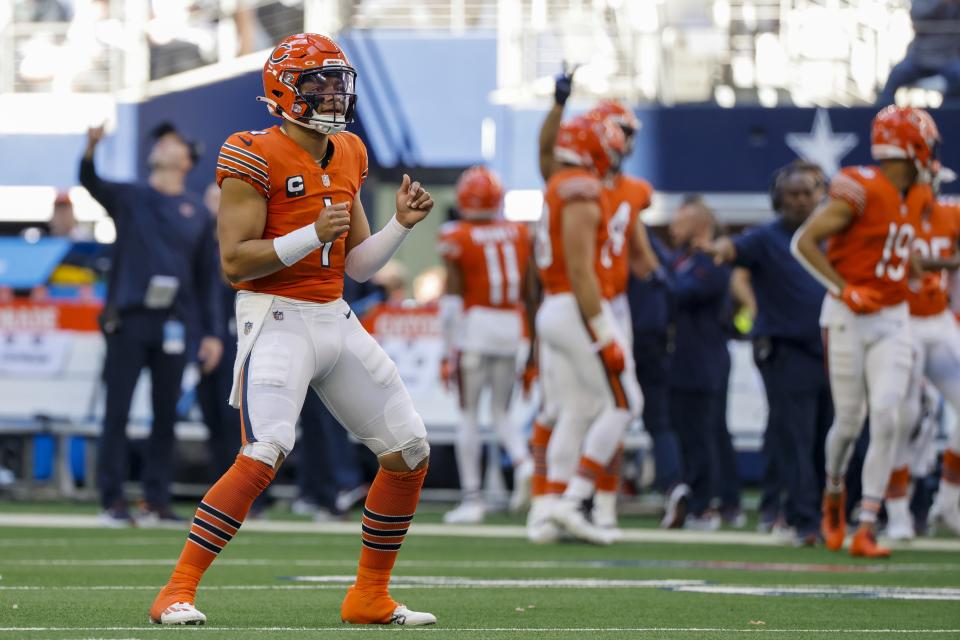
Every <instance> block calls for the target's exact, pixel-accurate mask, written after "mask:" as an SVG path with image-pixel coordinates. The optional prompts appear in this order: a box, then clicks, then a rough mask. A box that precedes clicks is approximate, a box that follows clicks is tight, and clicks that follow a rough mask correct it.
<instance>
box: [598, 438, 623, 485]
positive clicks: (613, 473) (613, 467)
mask: <svg viewBox="0 0 960 640" xmlns="http://www.w3.org/2000/svg"><path fill="white" fill-rule="evenodd" d="M622 466H623V445H620V446H619V447H618V448H617V452H616V453H615V454H613V458H611V459H610V462H609V463H608V464H607V466H606V467H604V469H603V471H602V472H600V475H599V476H597V491H606V492H607V493H616V491H617V487H619V486H620V469H621V467H622Z"/></svg>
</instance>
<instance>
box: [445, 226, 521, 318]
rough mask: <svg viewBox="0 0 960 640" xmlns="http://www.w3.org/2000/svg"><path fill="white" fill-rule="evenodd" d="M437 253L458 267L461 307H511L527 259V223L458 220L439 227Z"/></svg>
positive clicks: (516, 302)
mask: <svg viewBox="0 0 960 640" xmlns="http://www.w3.org/2000/svg"><path fill="white" fill-rule="evenodd" d="M437 249H438V251H439V252H440V255H441V256H443V258H445V259H446V260H448V261H449V262H452V263H454V264H455V265H457V267H458V268H459V269H460V274H461V276H462V278H463V308H464V309H469V308H470V307H477V306H479V307H493V308H495V309H514V308H517V306H518V305H519V304H520V296H521V293H522V286H523V275H524V272H525V271H526V267H527V261H528V260H529V259H530V235H529V233H528V232H527V228H526V226H524V225H523V224H521V223H519V222H508V221H507V220H461V221H458V222H449V223H447V224H445V225H443V228H441V230H440V239H439V241H438V242H437Z"/></svg>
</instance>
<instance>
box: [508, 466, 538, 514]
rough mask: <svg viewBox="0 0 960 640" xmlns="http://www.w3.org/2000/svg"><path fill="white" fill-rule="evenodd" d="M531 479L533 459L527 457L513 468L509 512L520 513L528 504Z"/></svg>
mask: <svg viewBox="0 0 960 640" xmlns="http://www.w3.org/2000/svg"><path fill="white" fill-rule="evenodd" d="M532 480H533V460H532V459H530V458H527V459H526V460H524V461H523V462H521V463H520V464H518V465H517V466H515V467H514V468H513V493H511V494H510V512H511V513H520V512H521V511H523V510H524V509H526V508H527V507H528V506H529V505H530V483H531V481H532Z"/></svg>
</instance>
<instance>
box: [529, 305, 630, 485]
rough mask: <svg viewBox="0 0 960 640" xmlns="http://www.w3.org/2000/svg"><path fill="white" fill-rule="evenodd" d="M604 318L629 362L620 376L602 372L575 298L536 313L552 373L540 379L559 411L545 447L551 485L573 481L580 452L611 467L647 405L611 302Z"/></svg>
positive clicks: (543, 363)
mask: <svg viewBox="0 0 960 640" xmlns="http://www.w3.org/2000/svg"><path fill="white" fill-rule="evenodd" d="M603 313H604V314H605V315H607V317H608V318H609V320H610V323H611V325H612V326H613V329H614V334H615V339H616V341H617V343H618V344H619V345H620V347H621V348H622V349H623V352H624V356H625V359H626V367H625V369H624V371H623V372H622V373H621V374H620V375H618V376H608V374H607V372H606V370H605V369H604V366H603V361H602V360H601V359H600V355H599V353H598V352H597V348H596V346H595V345H594V344H593V342H592V340H591V338H590V335H589V334H588V332H587V328H586V324H585V322H584V320H583V318H582V316H581V313H580V308H579V306H578V305H577V301H576V298H575V297H574V295H573V294H572V293H563V294H556V295H549V296H547V297H546V298H545V299H544V301H543V304H542V305H541V306H540V309H539V311H538V312H537V335H538V336H539V338H540V341H541V348H544V347H545V348H546V350H547V354H546V357H545V358H541V367H546V368H548V370H547V371H545V372H544V373H543V376H542V382H543V385H544V387H545V388H544V394H545V396H546V397H547V398H549V399H551V402H552V403H553V404H554V405H555V406H556V407H557V409H558V411H559V416H558V418H557V422H556V426H555V427H554V430H553V436H552V437H551V438H550V444H549V446H548V448H547V480H548V482H550V483H567V482H569V481H570V480H571V478H572V477H573V476H574V474H575V472H576V470H577V463H578V461H579V459H580V454H581V451H582V453H583V455H584V456H586V457H588V458H590V459H591V460H593V461H595V462H597V463H599V464H601V465H605V464H607V463H609V461H610V459H611V458H612V457H613V455H614V453H616V450H617V447H618V446H619V444H620V440H621V438H622V437H623V434H624V431H625V430H626V428H627V426H628V425H629V423H630V421H631V420H632V419H633V418H634V417H636V416H638V415H639V414H640V411H641V409H642V406H643V396H642V394H641V392H640V385H639V384H638V383H637V378H636V373H635V368H634V364H633V353H632V349H631V348H630V345H629V344H628V343H627V340H626V338H625V337H624V335H623V332H622V331H621V329H620V326H619V323H618V322H617V320H616V319H615V318H614V316H613V312H612V311H611V309H610V305H609V304H608V303H607V302H604V303H603Z"/></svg>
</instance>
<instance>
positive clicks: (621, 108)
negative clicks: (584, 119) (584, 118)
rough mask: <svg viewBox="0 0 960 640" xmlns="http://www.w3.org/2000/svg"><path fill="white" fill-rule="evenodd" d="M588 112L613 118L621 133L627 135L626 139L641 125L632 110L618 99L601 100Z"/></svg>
mask: <svg viewBox="0 0 960 640" xmlns="http://www.w3.org/2000/svg"><path fill="white" fill-rule="evenodd" d="M589 113H596V114H599V115H601V116H604V117H606V118H610V119H611V120H613V121H614V123H616V124H617V125H619V126H620V128H621V129H623V135H625V136H627V138H628V140H629V138H631V137H632V136H633V134H635V133H636V132H637V131H639V130H640V127H642V126H643V125H642V124H641V123H640V120H639V119H638V118H637V116H636V115H635V114H634V113H633V111H631V110H630V109H628V108H627V106H626V105H625V104H623V103H622V102H620V101H619V100H609V99H608V100H601V101H600V102H598V103H597V106H595V107H594V108H593V109H591V110H590V112H589Z"/></svg>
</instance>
